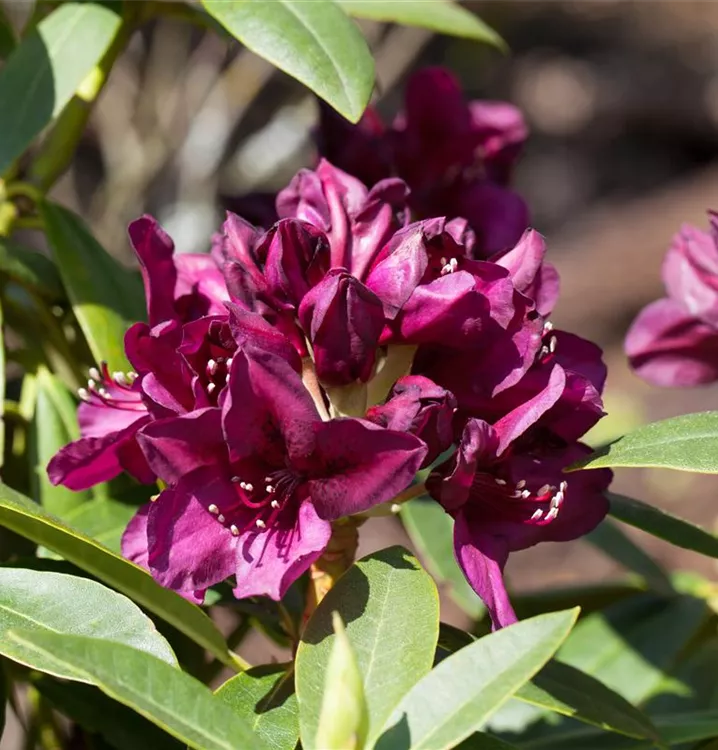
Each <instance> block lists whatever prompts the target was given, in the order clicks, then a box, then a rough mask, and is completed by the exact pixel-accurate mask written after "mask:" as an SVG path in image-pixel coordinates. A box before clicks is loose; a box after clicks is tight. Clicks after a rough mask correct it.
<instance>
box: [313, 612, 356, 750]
mask: <svg viewBox="0 0 718 750" xmlns="http://www.w3.org/2000/svg"><path fill="white" fill-rule="evenodd" d="M332 622H333V624H334V645H333V646H332V652H331V654H329V663H328V664H327V671H326V674H325V681H324V695H323V696H322V710H321V712H320V714H319V726H318V727H317V739H316V743H317V747H321V748H330V750H355V748H357V747H359V748H363V747H364V742H365V741H366V733H367V729H368V725H369V717H368V713H367V707H366V697H365V696H364V686H363V684H362V676H361V673H360V672H359V666H358V665H357V660H356V656H355V655H354V650H353V649H352V645H351V643H350V642H349V639H348V638H347V634H346V630H345V629H344V623H343V622H342V618H341V617H340V616H339V613H338V612H332Z"/></svg>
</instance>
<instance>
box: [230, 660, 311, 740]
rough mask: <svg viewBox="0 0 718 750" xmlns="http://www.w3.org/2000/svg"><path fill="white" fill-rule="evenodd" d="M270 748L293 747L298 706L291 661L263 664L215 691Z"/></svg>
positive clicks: (297, 737)
mask: <svg viewBox="0 0 718 750" xmlns="http://www.w3.org/2000/svg"><path fill="white" fill-rule="evenodd" d="M216 695H218V696H219V697H220V698H222V699H223V700H224V701H226V702H227V703H228V704H229V705H230V706H231V707H232V710H233V711H234V712H235V713H236V714H237V715H238V716H239V717H241V718H242V719H243V720H244V721H245V722H246V723H247V724H249V726H251V728H252V731H254V732H256V733H257V735H258V736H259V737H261V738H262V739H263V740H264V742H265V744H266V745H267V747H268V748H270V750H294V748H295V747H296V745H297V741H298V740H299V707H298V706H297V695H296V693H295V692H294V671H293V670H292V665H291V664H264V665H262V666H259V667H252V669H248V670H247V671H246V672H242V673H241V674H238V675H237V676H236V677H232V678H231V679H229V680H227V682H225V683H224V684H223V685H222V686H221V687H220V688H219V689H218V690H217V692H216Z"/></svg>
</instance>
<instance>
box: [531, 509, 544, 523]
mask: <svg viewBox="0 0 718 750" xmlns="http://www.w3.org/2000/svg"><path fill="white" fill-rule="evenodd" d="M541 516H543V511H542V510H541V508H539V509H538V510H535V511H534V512H533V514H532V516H531V520H532V521H538V520H539V518H541Z"/></svg>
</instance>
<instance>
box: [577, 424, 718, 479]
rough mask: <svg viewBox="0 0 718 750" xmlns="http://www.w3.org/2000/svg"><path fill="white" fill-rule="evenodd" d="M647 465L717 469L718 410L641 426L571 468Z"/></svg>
mask: <svg viewBox="0 0 718 750" xmlns="http://www.w3.org/2000/svg"><path fill="white" fill-rule="evenodd" d="M605 466H613V467H621V466H646V467H655V468H665V469H678V470H679V471H695V472H700V473H703V474H716V473H718V411H705V412H700V413H698V414H683V415H681V416H680V417H672V418H671V419H663V420H661V421H660V422H653V423H652V424H647V425H644V426H643V427H639V428H638V429H637V430H633V431H632V432H629V433H628V434H627V435H624V436H623V437H621V438H619V439H618V440H616V441H614V442H613V443H610V444H609V445H605V446H603V447H602V448H599V449H598V450H597V451H595V452H594V453H593V454H591V455H590V456H588V457H587V458H585V459H582V460H581V461H579V462H578V463H576V464H574V465H573V466H572V467H571V468H572V469H581V468H583V469H598V468H600V467H605Z"/></svg>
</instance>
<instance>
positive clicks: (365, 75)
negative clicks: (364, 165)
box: [202, 0, 374, 122]
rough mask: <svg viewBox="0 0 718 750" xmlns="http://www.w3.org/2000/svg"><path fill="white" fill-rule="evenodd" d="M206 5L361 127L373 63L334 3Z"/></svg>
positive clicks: (280, 0)
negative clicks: (360, 121) (360, 120)
mask: <svg viewBox="0 0 718 750" xmlns="http://www.w3.org/2000/svg"><path fill="white" fill-rule="evenodd" d="M202 4H203V5H204V7H205V8H206V9H207V12H208V13H209V14H210V15H211V16H213V17H214V18H216V19H217V21H219V22H220V23H221V24H222V26H224V27H225V28H226V29H227V31H229V33H230V34H232V35H233V36H234V37H236V38H237V39H239V41H240V42H242V44H244V45H245V47H247V48H248V49H250V50H252V52H254V53H256V54H257V55H259V56H260V57H263V58H265V59H266V60H269V62H271V63H272V64H273V65H276V67H278V68H279V69H280V70H283V71H284V72H285V73H288V74H289V75H290V76H292V77H293V78H296V79H297V80H299V81H301V82H302V83H303V84H304V85H305V86H307V87H309V88H310V89H311V90H312V91H314V93H315V94H317V95H318V96H320V97H321V98H322V99H324V100H325V101H327V102H328V103H329V104H331V105H332V107H334V108H335V109H336V110H337V111H338V112H339V113H341V114H342V115H344V117H346V118H347V119H349V120H351V122H358V121H359V119H360V118H361V116H362V113H363V112H364V109H365V107H366V105H367V104H368V102H369V97H370V96H371V92H372V89H373V87H374V61H373V59H372V56H371V53H370V52H369V49H368V47H367V45H366V42H365V41H364V37H363V36H362V35H361V33H360V31H359V29H358V28H357V27H356V25H355V24H354V22H353V21H352V20H351V19H349V18H347V16H346V15H345V13H344V12H343V11H342V10H341V8H339V7H337V6H336V5H335V4H334V3H333V2H331V0H312V2H310V3H308V2H303V1H302V0H273V2H271V3H267V2H264V0H202Z"/></svg>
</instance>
